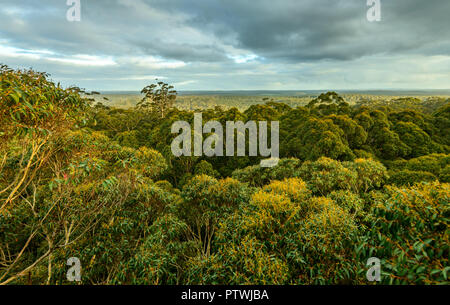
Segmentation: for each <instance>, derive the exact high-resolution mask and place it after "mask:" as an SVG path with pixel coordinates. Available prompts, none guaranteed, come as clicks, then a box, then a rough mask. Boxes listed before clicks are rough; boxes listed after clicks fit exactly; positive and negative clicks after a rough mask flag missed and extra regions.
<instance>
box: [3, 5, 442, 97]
mask: <svg viewBox="0 0 450 305" xmlns="http://www.w3.org/2000/svg"><path fill="white" fill-rule="evenodd" d="M381 3H382V21H381V22H374V23H370V22H368V21H367V19H366V12H367V9H368V7H367V5H366V0H302V1H300V0H282V1H281V0H280V1H273V0H253V1H250V0H196V1H194V0H153V1H151V0H148V1H147V0H81V5H82V17H81V18H82V20H81V22H73V23H71V22H68V21H67V20H66V11H67V9H68V7H67V5H66V0H42V1H35V0H2V1H1V5H0V62H2V61H3V62H6V63H7V64H10V65H12V66H32V67H33V68H39V69H41V70H45V71H48V72H51V73H52V74H53V75H54V76H55V78H57V77H59V78H61V79H66V80H67V82H70V81H73V82H82V83H85V84H86V85H87V86H92V87H101V88H104V87H105V86H108V87H109V86H113V87H114V86H116V85H111V84H112V83H114V80H116V81H117V82H119V81H120V82H121V84H125V83H126V82H124V80H129V81H130V82H131V81H135V82H136V81H140V82H148V79H151V77H153V76H160V77H167V78H169V79H170V80H171V81H172V80H173V81H175V82H179V83H182V84H188V83H189V85H186V86H187V88H194V87H195V88H200V87H201V86H207V87H208V88H205V89H210V88H225V87H227V88H231V87H233V88H234V86H236V85H238V86H247V87H248V88H267V86H272V87H274V89H275V87H276V88H279V87H292V86H296V85H295V84H296V83H299V82H300V84H299V85H297V86H299V87H302V86H306V85H308V86H312V84H314V86H319V85H321V84H322V86H330V84H335V86H342V84H343V85H345V84H346V83H342V82H341V80H342V79H346V80H348V82H349V83H348V85H349V86H350V85H352V84H357V81H359V80H364V81H366V83H365V84H364V85H365V86H370V85H372V84H374V83H375V84H378V83H377V82H379V81H380V80H385V79H389V77H386V76H382V75H381V74H380V73H381V72H380V71H379V70H377V69H381V68H379V67H387V68H390V69H391V70H394V71H391V72H392V73H405V72H406V71H407V72H408V76H407V77H408V78H405V80H404V81H405V83H401V85H402V86H405V85H406V86H407V85H408V84H411V86H412V85H420V84H422V85H424V84H425V83H424V80H430V81H431V80H433V81H434V82H435V84H436V86H439V85H440V84H443V83H444V81H443V80H444V79H445V78H448V76H449V70H450V67H449V66H448V63H449V58H448V56H449V54H450V31H449V29H450V18H448V16H447V15H448V12H450V1H447V0H429V1H421V0H396V1H392V0H389V1H388V0H381ZM404 58H410V60H411V61H412V63H411V64H410V65H411V66H412V67H413V68H408V67H409V66H408V64H407V63H406V62H405V61H404ZM365 67H371V68H370V69H369V70H367V69H365ZM442 67H444V68H442ZM438 68H439V69H438ZM431 69H434V70H431ZM442 69H444V70H443V71H442ZM437 70H439V71H437ZM368 71H370V72H368ZM431 72H435V73H434V74H433V75H434V76H433V75H432V73H431ZM426 73H428V75H429V77H428V78H425V76H424V75H425V74H426ZM353 74H354V77H353ZM399 75H400V74H399ZM391 78H392V79H391V82H392V83H396V82H397V81H401V79H403V78H402V77H400V76H395V77H394V76H392V77H391ZM102 79H103V80H104V81H103V82H102ZM274 79H276V81H274ZM311 79H312V81H313V82H312V83H311ZM237 80H239V84H236V83H234V82H235V81H237ZM381 84H382V83H380V85H381ZM426 85H427V86H431V83H426Z"/></svg>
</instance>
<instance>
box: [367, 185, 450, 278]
mask: <svg viewBox="0 0 450 305" xmlns="http://www.w3.org/2000/svg"><path fill="white" fill-rule="evenodd" d="M386 192H387V194H388V199H387V200H381V201H378V202H377V203H376V204H375V206H374V207H373V211H372V213H373V215H374V216H375V217H376V218H377V219H378V221H377V222H375V223H373V224H372V227H371V230H370V231H369V232H368V236H367V240H368V244H365V246H364V249H365V250H364V251H363V252H365V253H366V255H367V253H368V252H370V254H371V255H372V256H376V257H379V258H380V259H382V265H383V266H385V267H384V268H383V272H384V274H385V276H384V277H383V282H384V283H391V284H436V283H448V276H447V272H448V270H449V266H448V259H449V245H450V241H449V236H450V235H449V234H450V227H449V208H450V206H449V204H450V185H449V184H446V183H443V184H440V183H438V182H434V183H431V184H427V183H422V184H418V185H416V186H414V187H412V188H397V187H387V189H386Z"/></svg>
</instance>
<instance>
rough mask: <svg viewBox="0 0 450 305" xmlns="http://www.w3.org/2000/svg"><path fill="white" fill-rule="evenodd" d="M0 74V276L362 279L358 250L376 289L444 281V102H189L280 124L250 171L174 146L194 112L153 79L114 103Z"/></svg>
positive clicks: (28, 76) (3, 279)
mask: <svg viewBox="0 0 450 305" xmlns="http://www.w3.org/2000/svg"><path fill="white" fill-rule="evenodd" d="M0 72H1V76H0V139H1V143H0V153H1V155H0V156H1V158H0V283H2V284H7V283H13V284H26V283H29V284H42V283H49V284H67V283H68V282H67V280H66V271H67V266H66V261H67V259H68V258H69V257H78V258H80V260H81V262H82V268H83V269H82V283H84V284H367V283H368V282H367V280H366V271H367V268H368V267H367V266H366V265H365V264H366V262H367V260H368V258H370V257H378V258H380V259H381V268H382V278H381V283H384V284H443V283H449V280H448V272H449V270H450V266H449V264H448V258H449V232H450V231H449V216H450V215H449V202H450V199H449V196H450V189H449V187H450V185H449V182H450V181H449V180H450V155H449V154H450V137H449V134H450V133H449V129H450V103H449V101H448V100H447V101H445V102H442V101H439V105H438V106H436V104H435V103H434V104H432V105H433V106H430V107H432V109H431V108H430V107H427V104H426V103H422V104H421V102H420V101H417V100H415V99H411V100H407V99H405V100H401V101H399V102H398V103H391V102H386V103H382V102H374V103H365V104H361V103H360V104H357V105H354V106H350V105H349V104H348V103H346V102H345V100H344V99H343V98H342V97H341V96H339V95H338V94H336V93H334V92H329V93H326V94H322V95H320V96H319V97H317V98H315V99H312V100H311V101H310V103H308V104H307V105H306V106H298V107H296V108H291V107H290V106H289V105H287V104H283V103H278V102H274V101H270V100H268V101H266V102H265V103H264V104H255V105H252V106H250V107H248V108H247V109H246V110H245V111H242V112H241V111H239V110H238V109H237V108H230V109H227V110H224V109H222V108H220V107H215V108H212V109H203V110H202V114H203V120H204V121H209V120H217V121H219V122H221V123H225V122H226V121H239V120H241V121H248V120H255V121H261V120H267V121H276V120H278V121H279V122H280V149H281V160H280V162H279V163H278V165H277V166H275V167H273V168H261V167H260V166H259V159H258V158H257V157H212V158H207V157H174V156H173V155H172V153H171V150H170V144H171V141H172V139H173V138H174V137H175V136H176V135H174V134H171V125H172V123H173V122H175V121H178V120H184V121H188V122H190V123H192V122H193V111H184V110H179V109H177V108H170V106H171V105H172V104H173V101H174V99H175V96H176V92H174V91H173V90H172V87H171V86H168V85H167V84H164V83H159V84H158V86H156V85H154V86H149V87H147V90H146V94H147V95H146V99H144V101H143V104H141V105H139V106H140V107H136V108H130V109H118V108H112V107H108V106H105V105H102V104H100V103H97V104H95V105H92V99H91V98H90V96H89V94H88V93H86V92H83V91H82V90H81V89H79V88H66V89H64V88H61V87H60V86H59V85H56V84H54V83H53V82H51V81H50V80H49V79H48V75H46V74H44V73H37V72H34V71H31V70H30V71H28V70H27V71H22V70H16V71H14V70H11V69H9V68H8V67H6V66H1V69H0ZM158 88H159V89H158ZM418 105H419V106H420V107H419V106H418ZM143 106H144V107H143Z"/></svg>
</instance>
